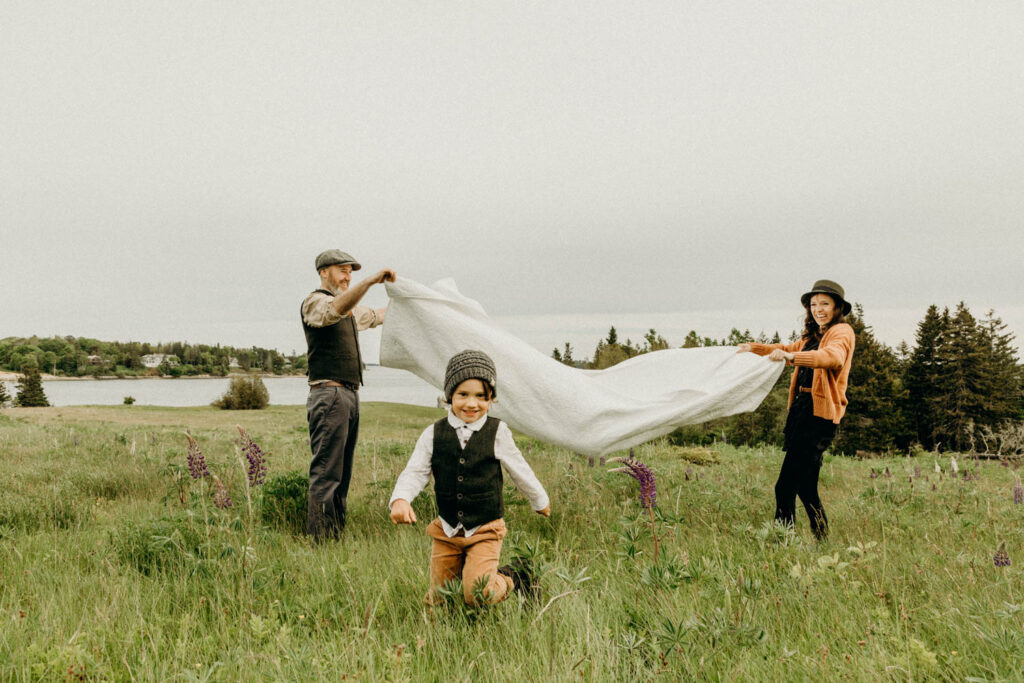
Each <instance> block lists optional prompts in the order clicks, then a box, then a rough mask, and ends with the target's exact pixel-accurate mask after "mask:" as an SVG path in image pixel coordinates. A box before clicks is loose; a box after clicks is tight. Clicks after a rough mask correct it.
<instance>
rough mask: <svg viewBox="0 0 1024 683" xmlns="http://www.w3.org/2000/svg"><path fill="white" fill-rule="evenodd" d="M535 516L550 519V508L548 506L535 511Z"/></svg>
mask: <svg viewBox="0 0 1024 683" xmlns="http://www.w3.org/2000/svg"><path fill="white" fill-rule="evenodd" d="M537 514H538V515H544V516H545V517H550V516H551V506H550V505H548V506H547V507H545V508H544V509H543V510H537Z"/></svg>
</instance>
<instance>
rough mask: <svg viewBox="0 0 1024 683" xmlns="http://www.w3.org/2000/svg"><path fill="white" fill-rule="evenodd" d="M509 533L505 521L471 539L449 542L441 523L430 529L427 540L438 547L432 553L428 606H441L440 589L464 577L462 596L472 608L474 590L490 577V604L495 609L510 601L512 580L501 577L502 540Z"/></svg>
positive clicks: (486, 526)
mask: <svg viewBox="0 0 1024 683" xmlns="http://www.w3.org/2000/svg"><path fill="white" fill-rule="evenodd" d="M506 533H507V530H506V529H505V520H504V519H496V520H494V521H493V522H487V524H484V525H482V526H481V527H480V528H479V529H477V530H476V533H474V534H473V535H472V536H470V537H469V538H466V537H465V536H462V535H459V536H454V537H452V538H448V537H447V536H446V535H445V533H444V529H443V528H442V527H441V520H440V519H435V520H434V521H433V522H431V523H430V524H429V525H427V536H430V537H431V538H432V539H434V547H433V549H432V550H431V552H430V590H429V591H427V597H426V600H425V602H426V603H427V604H428V605H436V604H438V603H439V602H440V598H439V596H438V595H437V591H436V589H437V588H438V587H440V586H443V585H444V583H445V582H446V581H449V580H451V579H457V578H459V577H460V576H461V578H462V595H463V597H464V598H465V599H466V604H468V605H475V604H476V598H475V597H474V596H473V587H474V586H475V585H476V584H477V582H478V581H479V580H480V579H481V577H484V576H487V577H489V578H488V580H487V587H486V588H485V589H484V595H486V596H487V603H488V604H491V605H493V604H495V603H498V602H501V601H502V600H504V599H505V598H506V597H508V594H509V591H511V590H512V579H511V578H510V577H508V576H505V575H504V574H499V573H498V557H499V556H500V555H501V539H503V538H505V534H506Z"/></svg>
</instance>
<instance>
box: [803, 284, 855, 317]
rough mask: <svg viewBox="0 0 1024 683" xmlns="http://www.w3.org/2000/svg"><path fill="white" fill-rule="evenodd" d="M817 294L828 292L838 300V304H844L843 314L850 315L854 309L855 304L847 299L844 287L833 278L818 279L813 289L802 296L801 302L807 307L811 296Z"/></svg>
mask: <svg viewBox="0 0 1024 683" xmlns="http://www.w3.org/2000/svg"><path fill="white" fill-rule="evenodd" d="M815 294H828V295H829V296H830V297H832V298H833V299H835V300H836V303H837V304H842V306H843V315H850V311H851V310H853V306H851V305H850V302H849V301H847V300H846V293H845V292H844V291H843V288H842V287H841V286H840V285H839V283H837V282H832V281H831V280H818V281H817V282H815V283H814V286H813V287H811V291H809V292H807V293H806V294H804V295H803V296H802V297H800V303H802V304H803V305H804V306H805V307H806V306H810V305H811V297H812V296H814V295H815Z"/></svg>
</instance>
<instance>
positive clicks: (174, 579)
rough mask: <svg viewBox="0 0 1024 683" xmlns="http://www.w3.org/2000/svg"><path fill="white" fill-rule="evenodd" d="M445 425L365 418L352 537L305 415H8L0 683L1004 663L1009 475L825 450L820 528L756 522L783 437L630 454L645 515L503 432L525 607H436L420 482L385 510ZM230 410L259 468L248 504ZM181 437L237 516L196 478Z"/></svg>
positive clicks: (620, 480) (922, 671)
mask: <svg viewBox="0 0 1024 683" xmlns="http://www.w3.org/2000/svg"><path fill="white" fill-rule="evenodd" d="M439 414H440V413H439V411H436V410H431V409H425V408H414V407H410V406H396V405H387V404H367V405H364V406H363V408H362V422H361V428H360V433H361V439H360V444H359V448H358V451H357V455H356V470H355V475H354V479H353V483H352V489H351V493H350V496H349V508H350V512H349V524H348V529H347V530H346V533H345V536H344V539H343V540H342V541H340V542H337V543H327V544H324V545H315V544H312V543H310V542H309V541H308V539H307V538H306V537H304V536H302V535H300V534H296V533H294V531H293V530H292V528H290V527H289V523H288V519H287V518H288V516H289V514H290V513H288V512H287V509H288V506H287V504H284V505H281V503H287V502H288V501H290V500H294V497H295V496H296V495H298V494H297V493H296V487H295V482H296V480H298V481H299V482H301V473H302V472H304V471H305V469H306V467H307V465H308V454H307V449H308V445H307V441H306V438H307V434H306V425H305V415H304V412H303V410H302V409H301V408H300V407H273V408H271V409H269V410H266V411H259V412H253V413H232V414H224V413H223V412H222V411H218V410H216V409H212V408H196V409H192V408H189V409H156V408H147V409H140V408H138V407H134V406H131V407H129V406H117V407H110V408H48V409H18V410H8V411H4V413H3V414H0V464H2V469H0V486H2V489H0V680H38V679H47V680H56V679H59V680H67V679H70V680H110V679H113V680H154V679H159V680H166V679H179V680H217V681H233V680H239V679H246V680H249V679H268V680H282V679H285V680H307V679H308V680H320V679H327V680H340V679H346V678H347V679H357V680H392V681H398V680H431V681H433V680H510V681H511V680H515V681H523V680H576V679H580V680H646V679H655V678H664V679H667V680H683V679H700V680H780V681H789V680H857V681H868V680H870V681H875V680H966V679H969V678H974V679H977V680H993V681H995V680H1019V679H1020V676H1021V674H1020V671H1021V668H1022V662H1024V628H1022V627H1024V611H1022V607H1024V584H1022V582H1021V580H1020V570H1019V566H1020V563H1021V562H1022V561H1024V554H1022V545H1024V538H1022V529H1024V527H1022V524H1021V521H1022V517H1024V505H1015V504H1014V502H1013V493H1012V491H1013V485H1014V477H1015V475H1016V474H1017V473H1018V472H1016V471H1014V469H1013V468H1012V467H1009V466H1002V465H1001V464H1000V463H997V462H980V463H976V462H974V461H972V460H970V459H967V458H963V457H960V458H959V463H958V464H959V470H960V471H959V473H958V474H955V475H954V474H953V473H952V472H951V471H950V470H951V460H950V457H949V456H934V455H930V454H925V455H920V456H918V457H915V458H900V459H891V460H871V461H856V460H852V459H846V458H832V457H829V456H826V462H825V466H824V468H823V469H822V497H823V500H824V502H825V506H826V510H827V512H828V515H829V519H830V521H831V524H832V536H831V539H830V540H829V541H828V542H825V543H818V542H816V541H814V540H813V538H812V537H811V535H810V532H809V530H808V529H807V524H806V519H805V517H803V516H802V514H803V513H802V512H801V513H800V514H801V516H800V517H798V524H797V529H796V530H795V531H793V530H789V529H783V528H779V527H776V526H773V525H771V524H770V523H768V521H767V520H769V519H770V517H771V513H772V510H773V506H774V502H773V497H772V487H773V484H774V480H775V476H776V474H777V469H778V466H779V464H780V461H781V454H780V453H779V452H778V451H777V450H775V449H772V448H754V449H751V448H733V447H731V446H719V447H718V448H717V449H713V450H712V451H710V452H708V451H706V450H700V449H693V450H687V449H684V448H676V447H672V446H670V445H668V444H666V443H663V442H656V443H653V444H647V445H645V446H642V447H640V448H638V449H636V457H638V458H639V459H640V460H642V461H644V462H645V463H647V464H648V465H649V466H650V467H651V468H652V469H653V471H654V472H655V474H656V476H657V482H658V507H657V511H656V516H655V523H654V525H653V529H652V525H651V522H650V519H649V518H648V516H647V515H646V514H645V511H643V510H642V509H641V508H640V504H639V498H638V494H637V487H636V483H635V482H634V481H633V480H632V479H630V478H629V477H627V476H624V475H622V474H612V473H608V472H607V471H606V470H607V469H609V468H608V467H601V465H600V463H595V466H593V467H591V466H590V465H589V463H588V460H587V459H586V458H582V457H580V456H577V455H574V454H572V453H570V452H567V451H565V450H562V449H557V448H553V447H550V446H547V445H545V444H542V443H540V442H538V441H536V440H533V439H530V438H528V437H519V438H518V443H519V445H520V448H521V449H522V450H523V451H524V454H525V455H526V457H527V459H528V460H529V461H530V463H531V465H532V466H533V467H534V469H535V471H536V472H537V474H538V476H539V477H540V479H541V481H542V482H543V483H544V484H545V486H546V487H547V489H548V492H549V493H550V494H551V498H552V516H551V519H544V518H542V517H540V516H538V515H536V514H534V513H533V512H532V511H531V510H530V509H529V505H528V503H527V501H526V500H525V499H523V498H522V496H520V495H519V494H518V493H517V492H515V491H514V489H511V488H507V489H506V520H507V522H508V526H509V529H510V533H509V536H508V537H507V539H506V542H505V550H504V554H503V560H505V559H507V558H511V557H513V556H517V555H518V556H521V557H525V558H528V559H529V560H530V561H532V562H533V563H534V564H535V566H536V568H537V573H538V577H539V581H540V584H541V588H542V590H541V594H540V596H539V597H538V598H537V599H531V598H527V597H524V596H518V595H516V596H513V597H512V598H510V599H509V600H507V601H506V602H505V603H502V604H500V605H498V606H496V607H493V608H484V609H470V608H468V607H466V606H465V605H464V604H463V603H462V601H461V600H460V599H453V600H450V601H449V602H448V603H446V604H445V605H443V606H440V607H437V608H433V609H431V608H428V607H426V606H425V605H424V604H423V602H422V599H423V595H424V592H425V590H426V585H427V576H426V572H427V561H428V556H429V552H430V542H429V539H427V537H426V536H425V535H424V533H423V529H424V527H425V524H426V522H427V521H429V519H430V518H431V516H432V515H433V514H435V512H436V511H435V510H434V507H433V501H432V499H431V496H430V495H429V493H430V492H429V489H428V491H426V492H424V494H421V496H420V497H419V498H418V499H417V500H416V501H415V503H414V507H415V509H416V512H417V515H418V517H419V519H420V522H419V524H417V525H416V526H415V527H402V528H396V527H394V526H392V525H391V524H390V522H389V520H388V515H387V508H386V503H387V499H388V497H389V494H390V492H391V487H392V486H393V484H394V481H395V478H396V477H397V475H398V473H399V472H400V471H401V469H402V467H403V466H404V464H405V460H406V458H407V457H408V454H409V452H410V450H411V448H412V445H413V444H414V442H415V439H416V437H417V436H418V434H419V432H420V431H421V430H422V429H423V427H424V426H425V425H427V424H428V423H429V422H430V421H432V420H433V419H436V417H437V416H438V415H439ZM236 421H241V422H242V426H243V427H245V428H246V430H247V431H248V432H249V434H250V435H252V437H253V438H254V439H255V440H256V441H257V442H258V443H259V444H260V445H261V446H262V447H263V449H264V450H265V451H266V452H267V453H268V454H269V458H270V480H269V481H268V483H267V485H266V486H265V487H264V488H265V489H266V490H265V491H264V490H263V488H257V489H255V490H254V491H252V492H251V507H250V497H249V496H247V495H246V477H245V471H244V469H243V466H242V464H241V462H240V460H239V454H238V451H237V447H236V445H235V443H234V439H235V437H236V435H237V431H236V430H235V429H234V424H235V422H236ZM186 428H188V429H189V430H190V431H191V433H192V434H193V436H195V437H196V438H197V439H198V441H199V443H200V444H201V446H202V449H203V452H204V454H205V455H206V458H207V461H208V463H209V466H210V469H211V471H212V472H213V473H214V474H216V475H217V476H218V477H219V478H220V479H221V480H222V481H224V482H225V483H226V485H227V487H228V489H229V492H230V494H231V497H232V500H233V504H232V507H231V508H228V509H227V510H220V509H217V508H216V507H214V506H213V504H212V501H211V498H210V492H209V490H208V489H209V484H208V483H205V482H201V481H200V482H196V481H193V480H192V479H191V477H190V476H189V473H188V470H187V468H186V466H185V454H186V441H185V438H184V436H183V431H184V430H185V429H186ZM936 464H938V465H939V467H940V468H941V469H942V472H941V473H937V472H936V471H935V465H936ZM872 471H874V472H875V474H876V476H875V477H872ZM296 472H298V473H300V474H298V475H296V474H295V473H296ZM887 472H888V474H886V473H887ZM965 474H966V475H967V476H964V475H965ZM275 482H276V484H275ZM275 485H276V486H277V489H274V488H273V487H274V486H275ZM298 488H299V490H300V491H301V486H300V487H298ZM295 509H298V508H295ZM299 524H301V520H300V521H299ZM654 534H657V536H658V540H659V562H658V563H657V565H655V564H654V562H653V535H654ZM1001 544H1002V545H1003V547H1005V549H1006V551H1007V552H1008V554H1009V556H1010V558H1011V561H1012V562H1013V564H1011V566H1009V567H998V568H997V567H995V566H994V564H993V555H994V553H995V552H996V550H997V549H998V548H999V547H1000V545H1001Z"/></svg>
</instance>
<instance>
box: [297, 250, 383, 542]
mask: <svg viewBox="0 0 1024 683" xmlns="http://www.w3.org/2000/svg"><path fill="white" fill-rule="evenodd" d="M360 268H362V266H360V265H359V262H358V261H356V260H355V259H354V258H352V257H351V256H350V255H348V254H346V253H345V252H343V251H341V250H339V249H329V250H327V251H325V252H323V253H322V254H320V255H319V256H317V257H316V270H317V272H318V273H319V274H320V289H317V290H316V291H314V292H313V293H311V294H310V295H309V296H307V297H306V299H305V300H304V301H303V302H302V329H303V331H304V332H305V333H306V346H307V353H306V357H307V360H308V361H309V369H308V371H307V372H308V374H309V387H310V388H309V398H308V399H307V401H306V417H307V419H308V420H309V446H310V449H311V450H312V452H313V459H312V460H311V462H310V465H309V510H308V515H307V519H306V529H307V531H308V532H309V533H310V534H312V536H313V538H314V539H316V540H318V541H320V540H323V539H325V538H337V537H338V536H339V535H340V534H341V532H342V530H343V529H344V528H345V505H346V500H347V498H348V485H349V482H350V481H351V479H352V455H353V453H354V452H355V449H356V439H357V437H358V435H359V385H360V384H362V383H363V360H362V356H361V355H360V353H359V339H358V335H357V332H358V331H359V330H365V329H368V328H370V327H376V326H377V325H380V324H381V323H382V322H384V315H385V313H386V312H387V309H386V308H378V309H373V308H367V307H365V306H357V305H356V304H358V303H359V301H360V300H361V299H362V298H363V296H364V295H365V294H366V292H367V291H369V289H370V287H372V286H373V285H376V284H379V283H381V282H394V280H395V271H393V270H391V269H390V268H385V269H383V270H380V271H378V272H377V273H376V274H375V275H373V276H372V277H368V278H366V279H365V280H362V281H360V282H358V283H357V284H355V285H352V286H351V287H350V285H351V282H352V272H353V271H355V270H359V269H360Z"/></svg>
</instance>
